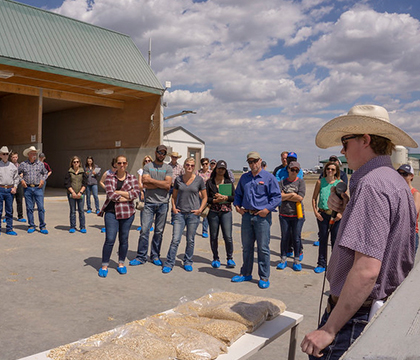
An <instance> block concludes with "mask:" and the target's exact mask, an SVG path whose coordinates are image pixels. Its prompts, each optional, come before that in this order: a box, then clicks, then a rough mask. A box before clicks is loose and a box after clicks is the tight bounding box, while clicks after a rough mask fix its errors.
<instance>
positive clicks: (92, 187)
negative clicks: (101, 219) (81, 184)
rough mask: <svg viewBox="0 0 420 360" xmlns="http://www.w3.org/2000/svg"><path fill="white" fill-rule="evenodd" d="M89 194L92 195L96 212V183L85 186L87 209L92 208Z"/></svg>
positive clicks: (97, 206) (97, 209)
mask: <svg viewBox="0 0 420 360" xmlns="http://www.w3.org/2000/svg"><path fill="white" fill-rule="evenodd" d="M90 195H93V200H94V201H95V209H96V212H98V211H99V210H100V208H99V198H98V185H97V184H94V185H88V186H86V206H87V209H88V210H92V206H91V204H90Z"/></svg>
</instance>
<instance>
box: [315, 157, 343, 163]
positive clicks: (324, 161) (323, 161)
mask: <svg viewBox="0 0 420 360" xmlns="http://www.w3.org/2000/svg"><path fill="white" fill-rule="evenodd" d="M336 156H337V155H336ZM337 157H338V159H339V160H340V161H341V163H342V164H347V159H346V157H345V156H337ZM329 159H330V158H327V159H324V160H321V161H320V163H322V164H326V163H327V162H328V161H329Z"/></svg>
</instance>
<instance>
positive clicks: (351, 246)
mask: <svg viewBox="0 0 420 360" xmlns="http://www.w3.org/2000/svg"><path fill="white" fill-rule="evenodd" d="M350 195H351V197H350V201H349V203H348V204H347V207H346V210H345V211H344V213H343V218H342V220H341V224H340V229H339V231H338V236H337V241H336V243H335V246H334V250H333V252H332V255H331V260H330V263H329V265H328V272H327V279H328V281H329V282H330V291H331V294H332V295H335V296H339V295H340V293H341V290H342V288H343V286H344V283H345V281H346V278H347V274H348V273H349V271H350V269H351V268H352V266H353V261H354V254H355V251H357V252H359V253H362V254H364V255H367V256H370V257H373V258H375V259H378V260H380V261H381V262H382V264H381V270H380V273H379V276H378V278H377V280H376V284H375V286H374V287H373V290H372V292H371V294H370V296H369V297H370V298H372V299H383V298H385V297H386V296H389V295H391V294H392V292H393V291H394V290H395V289H396V288H397V287H398V285H400V284H401V282H402V281H403V280H404V279H405V278H406V277H407V275H408V273H409V272H410V270H411V269H412V267H413V263H414V257H415V239H416V208H415V205H414V200H413V196H412V195H411V192H410V189H409V187H408V185H407V183H406V182H405V180H404V178H403V177H402V176H401V175H399V174H398V172H397V171H395V169H394V168H393V167H392V163H391V158H390V157H389V156H377V157H375V158H374V159H372V160H370V161H369V162H367V163H366V164H364V165H363V166H362V167H360V168H359V169H358V170H357V171H356V172H355V173H354V174H353V176H352V177H351V179H350Z"/></svg>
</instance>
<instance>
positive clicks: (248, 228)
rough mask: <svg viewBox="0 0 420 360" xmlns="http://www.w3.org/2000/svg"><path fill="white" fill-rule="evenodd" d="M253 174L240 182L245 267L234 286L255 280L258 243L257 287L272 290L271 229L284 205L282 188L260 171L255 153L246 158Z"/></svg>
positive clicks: (237, 194)
mask: <svg viewBox="0 0 420 360" xmlns="http://www.w3.org/2000/svg"><path fill="white" fill-rule="evenodd" d="M247 162H248V165H249V167H250V169H251V170H250V171H249V172H247V173H245V174H243V175H242V176H241V178H240V179H239V183H238V186H237V187H236V190H235V200H234V202H233V205H234V206H235V208H236V211H237V212H238V213H239V214H241V215H242V224H241V239H242V258H243V264H242V267H241V272H240V274H239V275H236V276H234V277H233V278H232V282H243V281H251V280H252V266H253V263H254V244H255V241H256V242H257V253H258V275H259V277H260V280H259V282H258V286H259V287H260V288H261V289H267V288H268V287H269V286H270V281H269V277H270V227H271V213H272V212H273V211H276V207H277V206H279V205H280V203H281V193H280V188H279V184H278V182H277V180H276V178H275V177H274V176H273V174H270V173H269V172H267V171H265V170H263V169H262V168H261V162H262V160H261V156H260V154H259V153H257V152H256V151H252V152H250V153H249V154H248V155H247Z"/></svg>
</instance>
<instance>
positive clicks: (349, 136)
mask: <svg viewBox="0 0 420 360" xmlns="http://www.w3.org/2000/svg"><path fill="white" fill-rule="evenodd" d="M362 136H363V135H346V136H343V137H342V138H341V144H342V145H343V149H344V151H346V150H347V143H348V141H349V140H351V139H356V138H358V137H362Z"/></svg>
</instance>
